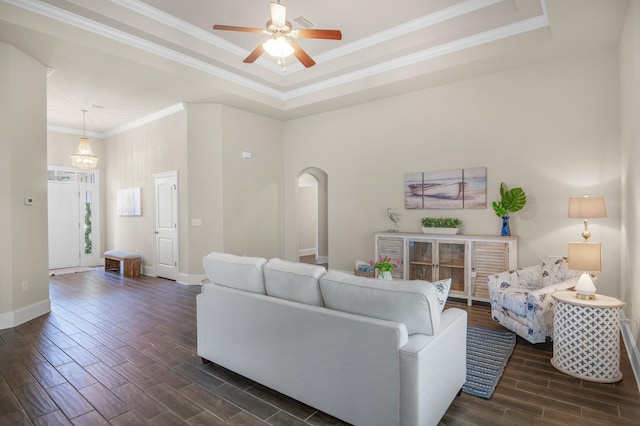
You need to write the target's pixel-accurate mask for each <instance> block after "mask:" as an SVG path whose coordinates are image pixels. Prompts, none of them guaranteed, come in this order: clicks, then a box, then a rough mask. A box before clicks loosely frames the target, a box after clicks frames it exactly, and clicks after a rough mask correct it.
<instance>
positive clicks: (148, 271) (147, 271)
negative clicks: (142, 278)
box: [142, 265, 156, 277]
mask: <svg viewBox="0 0 640 426" xmlns="http://www.w3.org/2000/svg"><path fill="white" fill-rule="evenodd" d="M142 275H146V276H148V277H155V276H156V269H155V268H154V267H153V266H147V265H142Z"/></svg>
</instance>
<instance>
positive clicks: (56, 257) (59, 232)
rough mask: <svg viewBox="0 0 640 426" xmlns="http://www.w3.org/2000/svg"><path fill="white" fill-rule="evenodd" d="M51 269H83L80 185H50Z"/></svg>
mask: <svg viewBox="0 0 640 426" xmlns="http://www.w3.org/2000/svg"><path fill="white" fill-rule="evenodd" d="M48 188H49V189H48V198H49V201H48V207H49V269H57V268H73V267H76V266H80V210H79V203H80V201H79V199H80V198H79V195H78V186H77V185H68V184H64V183H51V182H50V183H49V186H48Z"/></svg>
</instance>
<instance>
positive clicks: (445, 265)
mask: <svg viewBox="0 0 640 426" xmlns="http://www.w3.org/2000/svg"><path fill="white" fill-rule="evenodd" d="M465 247H466V244H465V243H458V242H439V243H438V279H439V280H443V279H446V278H451V291H453V292H460V293H464V291H465V286H464V259H465Z"/></svg>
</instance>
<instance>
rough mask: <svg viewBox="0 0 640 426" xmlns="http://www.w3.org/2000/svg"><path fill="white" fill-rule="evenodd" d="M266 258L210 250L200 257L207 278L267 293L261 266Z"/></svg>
mask: <svg viewBox="0 0 640 426" xmlns="http://www.w3.org/2000/svg"><path fill="white" fill-rule="evenodd" d="M265 263H267V259H263V258H261V257H247V256H236V255H233V254H228V253H216V252H211V253H209V254H208V255H206V256H205V257H204V258H203V259H202V266H203V267H204V271H205V273H206V274H207V276H208V277H209V280H210V281H211V282H212V283H214V284H218V285H221V286H225V287H231V288H235V289H238V290H245V291H250V292H252V293H258V294H267V292H266V290H265V287H264V273H263V271H262V267H263V266H264V264H265Z"/></svg>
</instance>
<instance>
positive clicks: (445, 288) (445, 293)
mask: <svg viewBox="0 0 640 426" xmlns="http://www.w3.org/2000/svg"><path fill="white" fill-rule="evenodd" d="M432 284H433V286H434V287H435V288H436V297H437V298H438V305H439V306H440V312H442V311H443V310H444V305H445V304H446V303H447V298H448V297H449V290H451V278H446V279H444V280H440V281H436V282H434V283H432Z"/></svg>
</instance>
